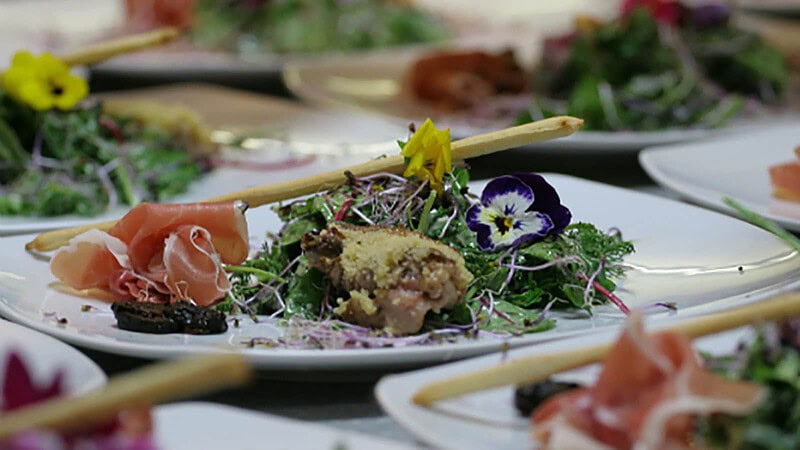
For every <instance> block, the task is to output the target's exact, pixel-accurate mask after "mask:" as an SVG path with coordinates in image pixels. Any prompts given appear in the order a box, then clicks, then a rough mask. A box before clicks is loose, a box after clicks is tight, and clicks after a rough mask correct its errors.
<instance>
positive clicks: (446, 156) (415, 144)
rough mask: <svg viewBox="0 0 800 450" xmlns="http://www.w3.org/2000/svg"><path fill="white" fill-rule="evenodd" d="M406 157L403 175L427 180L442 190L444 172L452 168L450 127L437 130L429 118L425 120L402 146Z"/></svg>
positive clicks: (433, 186)
mask: <svg viewBox="0 0 800 450" xmlns="http://www.w3.org/2000/svg"><path fill="white" fill-rule="evenodd" d="M402 154H403V156H405V157H406V158H408V162H407V164H406V170H405V172H403V176H404V177H406V178H411V177H412V176H416V177H417V178H419V179H420V180H427V181H428V182H429V183H430V184H431V187H432V188H433V189H436V191H438V192H439V193H441V192H442V189H443V186H444V185H443V182H442V180H443V179H444V174H445V173H450V172H451V171H452V170H453V161H452V156H451V154H450V129H449V128H448V129H445V130H437V129H436V127H435V126H434V125H433V122H432V121H431V119H427V120H425V122H424V123H423V124H422V126H420V127H419V128H418V129H417V131H416V132H415V133H414V135H413V136H411V139H409V141H408V142H407V143H406V145H405V146H404V147H403V151H402Z"/></svg>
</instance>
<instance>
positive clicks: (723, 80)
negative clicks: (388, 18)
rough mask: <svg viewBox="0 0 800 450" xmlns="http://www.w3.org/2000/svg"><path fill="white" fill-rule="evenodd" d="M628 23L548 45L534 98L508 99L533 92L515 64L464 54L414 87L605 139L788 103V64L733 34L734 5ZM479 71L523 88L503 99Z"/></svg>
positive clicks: (659, 11)
mask: <svg viewBox="0 0 800 450" xmlns="http://www.w3.org/2000/svg"><path fill="white" fill-rule="evenodd" d="M620 13H621V14H620V17H619V18H617V19H615V20H613V21H610V22H607V23H601V22H598V21H596V20H594V19H591V18H587V17H577V18H576V26H575V31H574V32H572V33H571V34H568V35H565V36H557V37H551V38H548V39H546V40H545V41H544V44H543V52H542V53H543V54H542V57H541V60H540V62H539V63H538V64H537V67H535V68H533V70H532V71H531V72H530V73H526V74H525V76H526V78H528V80H527V83H526V84H527V87H528V89H527V90H528V91H530V93H529V94H528V95H515V96H510V97H509V96H508V95H505V94H507V93H515V92H516V93H520V92H525V91H526V90H525V89H524V88H523V87H524V86H525V84H522V85H521V86H520V85H519V84H518V82H517V81H516V80H517V78H519V77H520V76H521V74H519V73H517V72H516V71H515V70H514V68H515V67H517V66H518V65H517V64H516V63H515V62H514V58H513V54H500V55H493V56H492V55H483V54H481V53H478V52H476V53H468V52H464V51H463V50H460V51H456V52H452V53H451V52H439V53H435V54H432V55H429V56H426V57H423V58H422V59H420V60H419V61H418V62H417V63H416V64H414V65H413V66H412V67H411V69H410V70H409V74H408V78H409V79H410V80H416V79H425V80H431V81H435V82H432V83H431V85H430V86H427V87H426V90H421V89H418V88H416V86H415V85H414V84H413V83H409V84H410V87H409V90H410V91H411V94H412V95H414V96H415V98H417V99H419V100H422V101H425V102H428V103H430V104H432V105H438V106H440V107H441V109H442V110H443V112H453V111H455V110H460V112H461V113H462V114H466V115H467V117H468V118H471V119H476V120H506V121H508V122H509V123H515V122H516V123H526V122H530V121H533V120H538V119H541V118H544V117H551V116H554V115H560V114H571V115H575V116H577V117H581V118H583V119H584V120H585V121H586V126H585V127H584V129H586V130H601V131H653V130H661V129H668V128H714V127H719V126H722V125H724V124H725V123H727V122H728V121H729V120H731V119H733V118H735V117H738V116H740V115H743V114H745V113H753V112H755V111H759V110H760V109H762V108H761V107H762V106H781V105H782V103H784V100H785V97H786V91H787V90H788V89H787V86H788V84H789V81H790V76H789V70H788V67H787V64H786V61H785V58H784V56H783V55H782V54H781V53H780V52H779V51H778V50H776V49H774V48H772V47H770V46H769V45H767V44H765V43H764V42H763V41H762V40H761V39H760V38H759V37H758V36H757V35H756V34H753V33H751V32H748V31H745V30H742V29H739V28H737V27H736V26H735V25H733V24H732V23H731V22H730V20H729V16H730V11H729V8H728V7H727V6H726V5H724V4H720V3H708V4H703V5H699V6H694V7H689V6H684V4H683V3H681V2H678V1H675V0H655V1H649V0H648V1H644V0H628V1H625V2H623V5H622V10H621V11H620ZM479 55H480V57H479ZM474 61H482V62H481V64H482V65H483V66H485V67H487V68H488V67H497V68H504V71H503V72H502V73H500V74H498V73H496V70H495V71H494V72H493V76H494V79H495V80H505V82H506V83H507V82H508V80H513V81H514V84H513V85H512V86H514V88H513V89H500V88H499V86H501V84H500V83H498V82H496V81H495V83H494V85H493V83H492V82H490V81H489V80H492V79H493V78H492V77H488V76H486V75H481V74H482V71H484V70H488V69H486V68H484V67H481V68H479V69H475V68H473V67H471V66H466V63H467V62H474ZM444 63H447V64H448V65H450V66H452V67H448V66H447V65H446V64H444ZM490 63H491V64H490ZM501 63H503V64H501ZM462 66H463V67H462ZM430 90H434V92H429V91H430ZM496 94H500V95H496ZM523 97H524V98H523Z"/></svg>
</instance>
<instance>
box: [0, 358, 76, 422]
mask: <svg viewBox="0 0 800 450" xmlns="http://www.w3.org/2000/svg"><path fill="white" fill-rule="evenodd" d="M62 379H63V374H62V373H60V372H59V373H58V374H56V376H55V377H54V378H53V380H52V381H51V382H50V384H49V385H48V386H42V387H39V386H36V385H35V384H34V381H33V379H32V378H31V375H30V373H29V372H28V369H27V367H25V363H24V362H23V361H22V358H21V357H20V356H19V354H17V353H16V352H11V353H9V355H8V358H7V360H6V367H5V376H4V381H3V390H2V395H3V399H2V406H3V411H11V410H14V409H17V408H21V407H23V406H26V405H29V404H31V403H36V402H40V401H42V400H46V399H48V398H51V397H56V396H58V395H59V394H61V391H62V389H61V382H62Z"/></svg>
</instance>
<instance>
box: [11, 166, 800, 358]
mask: <svg viewBox="0 0 800 450" xmlns="http://www.w3.org/2000/svg"><path fill="white" fill-rule="evenodd" d="M547 179H548V180H550V182H551V183H552V184H553V185H554V186H555V187H556V188H557V189H558V191H559V193H560V194H561V197H562V200H563V202H564V204H566V205H567V206H569V207H570V208H571V209H572V212H573V214H574V217H575V220H576V221H587V222H592V223H595V224H597V225H598V226H599V227H600V228H604V229H605V228H610V227H615V226H616V227H618V228H620V229H621V230H623V232H624V235H625V237H626V238H628V239H632V240H633V241H634V242H635V244H636V246H637V252H636V253H635V254H634V255H632V256H631V257H629V258H628V259H627V260H626V262H627V264H628V265H629V266H631V270H630V271H629V272H628V276H627V278H626V279H625V280H624V281H622V282H621V283H620V289H619V292H618V293H619V295H620V297H622V298H623V299H624V300H625V301H626V302H627V303H628V304H629V305H630V306H632V307H639V306H644V305H652V304H653V303H655V302H674V303H676V304H677V305H678V307H679V311H678V313H677V314H671V313H666V312H660V311H659V310H658V309H657V308H656V309H651V310H650V312H651V313H652V314H653V315H654V316H656V317H658V318H660V319H661V320H665V321H669V320H674V319H675V318H680V317H686V316H691V315H694V314H703V313H710V312H714V311H718V310H722V309H725V308H728V307H730V306H732V305H737V304H741V303H745V302H750V301H754V300H757V299H759V298H761V297H763V296H766V295H770V294H773V293H775V292H778V291H782V290H787V289H791V288H792V287H794V286H798V285H800V280H798V279H797V272H798V270H800V254H798V253H797V252H795V251H793V250H791V249H789V248H787V247H786V245H785V244H784V243H783V242H781V241H780V240H778V239H776V238H775V237H773V236H772V235H770V234H769V233H766V232H765V231H762V230H760V229H758V228H755V227H753V226H751V225H749V224H746V223H744V222H741V221H738V220H735V219H732V218H730V217H727V216H725V215H722V214H718V213H714V212H710V211H707V210H704V209H702V208H697V207H694V206H690V205H686V204H683V203H680V202H676V201H673V200H667V199H663V198H658V197H654V196H651V195H647V194H641V193H637V192H632V191H629V190H625V189H620V188H615V187H611V186H607V185H603V184H599V183H594V182H590V181H585V180H581V179H578V178H572V177H568V176H564V175H547ZM475 191H476V192H478V191H480V187H476V189H475ZM248 220H249V222H250V232H251V236H252V241H253V242H258V241H260V239H261V236H263V233H264V231H265V230H273V231H275V230H276V229H277V227H278V220H277V217H276V216H275V215H274V214H273V213H272V212H271V211H269V210H268V209H266V208H258V209H254V210H252V211H249V212H248ZM30 239H31V236H18V237H12V238H4V239H0V251H2V253H3V254H4V255H5V257H4V258H3V259H1V260H0V314H2V315H5V316H6V317H8V318H10V319H12V320H14V321H17V322H20V323H23V324H25V325H27V326H30V327H33V328H36V329H39V330H41V331H44V332H46V333H50V334H52V335H54V336H57V337H58V338H60V339H64V340H66V341H69V342H72V343H74V344H78V345H81V346H86V347H89V348H93V349H97V350H103V351H108V352H112V353H119V354H125V355H133V356H140V357H149V358H169V357H175V356H178V355H187V354H196V353H206V352H214V351H231V350H237V351H242V352H243V353H244V354H245V356H247V357H248V358H249V359H250V360H251V361H252V362H253V363H254V364H256V365H257V366H258V367H261V368H263V369H270V370H314V371H318V372H320V373H323V372H324V371H326V370H356V369H358V370H373V369H397V368H403V367H412V366H422V365H427V364H435V363H441V362H445V361H448V360H453V359H458V358H464V357H468V356H474V355H477V354H481V353H487V352H491V351H496V350H498V349H500V348H502V347H503V346H504V345H505V342H504V341H503V340H499V339H496V338H484V339H481V340H478V341H464V342H458V343H451V344H444V345H438V346H428V347H407V348H383V349H370V350H328V351H320V350H278V349H267V348H259V347H256V348H252V349H249V348H246V346H245V345H243V342H246V341H248V340H250V339H251V338H254V337H278V336H279V335H280V333H281V329H280V328H279V327H278V326H276V325H275V324H274V323H273V322H270V321H268V320H262V321H261V322H260V323H252V322H251V321H250V320H248V319H247V318H242V320H240V323H241V325H240V327H239V328H234V327H231V329H230V330H229V331H228V332H227V333H226V334H223V335H217V336H187V335H149V334H141V333H132V332H128V331H122V330H119V329H117V328H116V327H115V326H114V324H115V321H114V318H113V315H112V313H111V312H110V308H109V306H108V305H107V304H104V303H102V302H100V301H91V300H85V299H79V298H75V297H72V296H69V295H66V294H62V293H59V292H57V291H55V290H52V289H50V288H48V284H49V283H50V282H52V281H53V280H54V278H53V276H52V275H51V274H50V272H49V268H48V266H47V264H45V263H44V262H42V261H38V260H35V259H34V258H33V257H31V256H30V255H28V254H26V253H25V251H24V249H23V245H24V243H25V242H27V241H28V240H30ZM740 268H741V270H740ZM83 304H91V305H93V306H95V307H96V308H97V309H93V310H92V311H90V312H82V311H81V305H83ZM51 311H55V312H57V313H58V314H59V316H61V317H65V318H67V319H68V323H67V324H64V325H62V324H58V323H56V322H55V321H54V320H52V319H51V318H47V317H44V315H43V313H44V312H51ZM555 317H557V319H558V325H557V326H556V328H555V329H554V330H551V331H547V332H543V333H535V334H530V335H526V336H524V337H519V338H513V339H509V340H508V341H507V342H508V343H509V344H511V345H522V344H530V343H536V342H542V341H546V340H551V339H556V338H563V337H567V336H570V335H575V334H580V333H587V332H591V331H596V330H597V329H600V328H602V327H608V326H615V325H618V324H619V323H621V321H622V319H623V316H622V314H621V313H619V312H618V311H617V310H616V309H614V308H613V307H611V306H604V307H600V308H598V309H597V312H596V314H595V315H594V316H593V317H587V316H586V315H584V314H560V315H557V316H555ZM654 319H655V317H654Z"/></svg>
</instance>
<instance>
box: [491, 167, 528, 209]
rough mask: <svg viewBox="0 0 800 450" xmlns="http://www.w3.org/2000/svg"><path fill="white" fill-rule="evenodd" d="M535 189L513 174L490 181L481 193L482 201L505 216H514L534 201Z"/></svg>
mask: <svg viewBox="0 0 800 450" xmlns="http://www.w3.org/2000/svg"><path fill="white" fill-rule="evenodd" d="M533 201H534V198H533V190H532V189H531V188H530V187H529V186H528V185H526V184H525V183H524V182H523V181H522V180H520V179H519V178H517V177H514V176H511V175H505V176H501V177H497V178H495V179H494V180H492V181H490V182H489V183H488V184H487V185H486V188H484V189H483V193H482V194H481V203H483V205H484V206H486V207H489V208H492V209H494V210H495V211H497V212H498V213H500V214H503V215H504V216H514V215H517V214H522V213H523V212H525V211H527V210H528V208H529V207H530V206H531V204H532V203H533Z"/></svg>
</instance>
